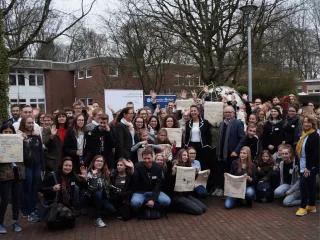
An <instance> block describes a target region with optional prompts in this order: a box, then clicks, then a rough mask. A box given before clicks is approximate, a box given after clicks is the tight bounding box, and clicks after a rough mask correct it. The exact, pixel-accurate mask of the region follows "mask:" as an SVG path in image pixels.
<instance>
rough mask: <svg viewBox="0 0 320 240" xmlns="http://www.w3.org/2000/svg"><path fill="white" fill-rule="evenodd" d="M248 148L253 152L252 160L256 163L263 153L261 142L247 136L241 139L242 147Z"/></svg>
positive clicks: (256, 138)
mask: <svg viewBox="0 0 320 240" xmlns="http://www.w3.org/2000/svg"><path fill="white" fill-rule="evenodd" d="M243 146H247V147H249V148H250V150H251V159H252V161H255V160H256V159H257V157H258V156H259V154H260V152H261V142H260V140H259V138H258V137H253V138H249V137H248V136H247V135H246V136H244V137H243V138H242V139H241V147H243Z"/></svg>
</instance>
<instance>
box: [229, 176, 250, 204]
mask: <svg viewBox="0 0 320 240" xmlns="http://www.w3.org/2000/svg"><path fill="white" fill-rule="evenodd" d="M246 187H247V175H242V176H234V175H231V174H229V173H224V195H225V196H228V197H233V198H241V199H245V195H246Z"/></svg>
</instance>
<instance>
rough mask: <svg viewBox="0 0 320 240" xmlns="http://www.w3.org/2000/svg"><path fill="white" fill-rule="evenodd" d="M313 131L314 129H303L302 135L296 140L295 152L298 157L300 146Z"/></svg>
mask: <svg viewBox="0 0 320 240" xmlns="http://www.w3.org/2000/svg"><path fill="white" fill-rule="evenodd" d="M313 132H315V130H314V129H310V130H309V131H307V132H305V131H303V132H302V135H301V137H300V139H299V141H298V143H297V146H296V153H297V155H298V156H299V157H300V155H301V152H302V146H303V142H304V140H305V139H306V138H307V137H308V136H309V135H310V134H312V133H313Z"/></svg>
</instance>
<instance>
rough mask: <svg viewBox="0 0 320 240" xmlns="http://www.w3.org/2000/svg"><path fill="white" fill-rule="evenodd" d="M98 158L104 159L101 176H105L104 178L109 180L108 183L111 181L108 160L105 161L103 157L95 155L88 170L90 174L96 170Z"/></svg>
mask: <svg viewBox="0 0 320 240" xmlns="http://www.w3.org/2000/svg"><path fill="white" fill-rule="evenodd" d="M98 158H102V159H103V166H102V169H101V175H102V176H103V178H105V179H107V180H108V181H110V170H109V168H108V164H107V162H106V160H105V159H104V157H103V156H102V155H95V156H94V157H93V159H92V161H91V163H90V165H89V168H88V172H89V171H91V170H93V169H94V163H95V161H96V160H97V159H98Z"/></svg>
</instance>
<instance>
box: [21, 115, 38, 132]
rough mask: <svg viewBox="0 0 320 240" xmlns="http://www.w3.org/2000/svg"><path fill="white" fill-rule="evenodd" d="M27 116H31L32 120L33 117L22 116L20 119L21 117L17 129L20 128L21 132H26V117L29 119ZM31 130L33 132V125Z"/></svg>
mask: <svg viewBox="0 0 320 240" xmlns="http://www.w3.org/2000/svg"><path fill="white" fill-rule="evenodd" d="M29 118H31V119H32V121H34V118H33V117H26V118H22V119H21V122H20V126H19V130H20V131H21V132H26V131H27V129H26V123H27V119H29ZM32 132H34V127H33V130H32Z"/></svg>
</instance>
